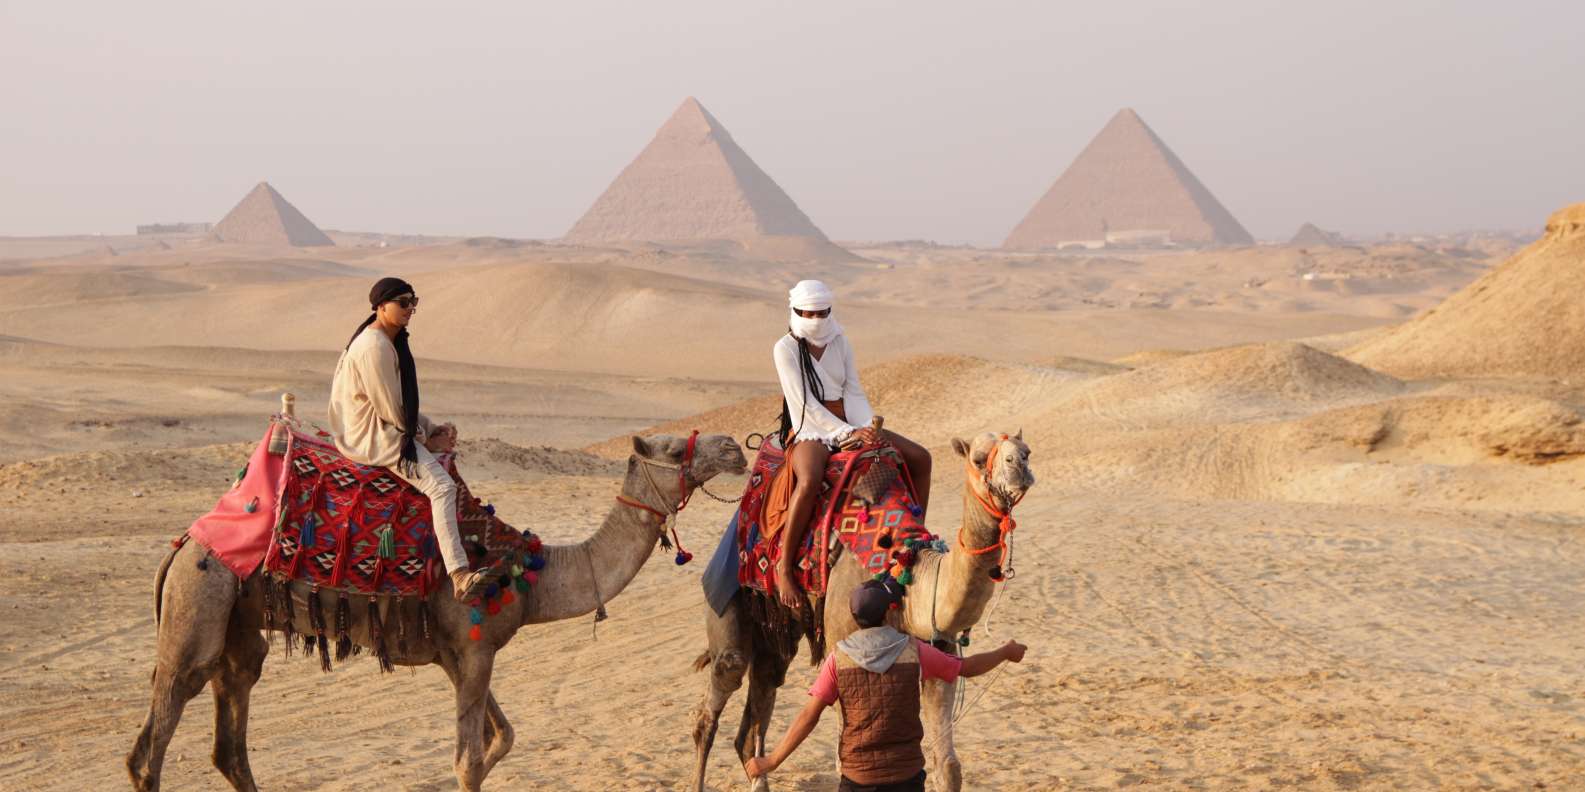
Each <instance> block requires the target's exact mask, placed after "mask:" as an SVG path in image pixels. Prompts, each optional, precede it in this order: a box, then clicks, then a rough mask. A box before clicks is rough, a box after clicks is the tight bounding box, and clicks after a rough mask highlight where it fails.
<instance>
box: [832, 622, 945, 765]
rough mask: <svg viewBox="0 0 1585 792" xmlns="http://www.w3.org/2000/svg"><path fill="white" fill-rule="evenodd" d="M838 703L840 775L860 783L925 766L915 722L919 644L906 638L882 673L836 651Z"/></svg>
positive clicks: (921, 730) (919, 730) (919, 727)
mask: <svg viewBox="0 0 1585 792" xmlns="http://www.w3.org/2000/svg"><path fill="white" fill-rule="evenodd" d="M836 665H837V700H838V701H840V702H841V704H842V740H841V742H840V743H839V744H838V747H837V753H838V755H839V756H840V757H841V759H842V775H844V776H847V777H848V778H850V779H852V780H853V781H854V783H857V784H862V785H866V786H869V785H876V784H890V783H894V782H897V781H906V780H908V779H910V778H913V777H914V776H916V775H919V771H920V770H923V769H925V753H924V751H923V750H922V749H921V748H920V742H921V741H923V740H924V737H925V727H924V724H922V723H920V722H919V647H918V646H917V645H916V644H915V643H914V642H913V641H912V640H910V641H909V642H908V646H907V647H906V648H904V649H903V652H902V654H901V655H898V657H897V662H895V663H893V664H892V667H891V668H889V669H887V670H886V673H884V674H877V673H875V672H873V671H866V670H865V669H864V668H863V667H862V666H860V665H858V664H857V663H855V662H853V661H852V660H851V659H849V658H848V656H847V655H846V654H845V653H843V652H842V650H841V649H838V650H837V651H836Z"/></svg>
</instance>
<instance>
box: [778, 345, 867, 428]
mask: <svg viewBox="0 0 1585 792" xmlns="http://www.w3.org/2000/svg"><path fill="white" fill-rule="evenodd" d="M771 354H772V357H773V358H774V359H775V361H776V376H777V377H779V378H780V379H781V392H782V397H783V398H785V399H786V400H787V412H788V414H789V415H791V416H792V427H793V432H794V435H793V441H794V442H797V441H799V440H820V441H824V442H841V441H842V439H843V438H845V437H847V436H848V435H849V434H850V433H852V432H853V430H854V429H856V428H858V427H860V426H867V425H868V424H869V422H870V419H872V418H874V417H875V410H874V409H873V408H871V407H870V399H869V397H868V396H866V395H865V394H864V386H862V385H860V384H859V367H858V363H857V362H856V361H855V360H854V358H853V345H852V344H849V343H848V337H847V335H845V334H844V335H839V336H837V337H836V338H834V339H832V340H831V343H830V344H828V345H827V346H826V349H825V352H824V353H823V354H822V355H821V356H820V358H819V359H818V360H815V362H814V364H815V375H816V376H818V377H819V378H820V389H821V391H822V392H823V394H822V395H824V396H825V399H826V401H836V400H837V399H841V400H842V411H843V412H845V413H847V420H846V421H844V420H842V419H841V418H838V417H836V415H835V414H833V413H832V412H831V411H830V410H828V409H826V406H825V405H824V404H821V403H820V401H819V400H818V399H816V398H814V395H813V394H806V389H807V387H808V386H807V385H806V384H805V383H804V378H803V372H802V371H800V370H799V368H798V339H796V338H793V336H792V334H791V333H788V334H786V335H783V336H782V337H781V339H780V340H779V341H777V342H776V346H775V347H774V348H772V351H771ZM811 357H812V355H811ZM806 395H807V398H806ZM800 419H801V421H802V424H801V425H800Z"/></svg>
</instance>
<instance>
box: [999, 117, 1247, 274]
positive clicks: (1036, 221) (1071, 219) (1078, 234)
mask: <svg viewBox="0 0 1585 792" xmlns="http://www.w3.org/2000/svg"><path fill="white" fill-rule="evenodd" d="M1254 241H1255V240H1254V238H1253V237H1251V236H1250V235H1249V232H1248V231H1245V230H1244V227H1243V226H1242V225H1240V224H1239V222H1238V220H1236V219H1235V218H1234V217H1233V215H1232V213H1231V212H1229V211H1227V208H1226V207H1224V206H1222V204H1221V203H1220V202H1219V201H1217V200H1216V196H1214V195H1211V191H1210V190H1207V189H1206V188H1205V185H1203V184H1201V183H1200V180H1199V179H1197V178H1195V177H1194V174H1193V173H1190V172H1189V169H1188V167H1187V166H1185V165H1184V164H1183V161H1182V160H1180V159H1178V156H1177V155H1176V154H1173V153H1172V149H1169V148H1167V144H1166V143H1164V142H1162V140H1161V138H1159V137H1157V136H1156V133H1155V132H1154V131H1152V130H1151V129H1150V127H1149V126H1146V125H1145V122H1144V120H1143V119H1141V118H1140V117H1139V115H1138V114H1137V113H1135V112H1134V111H1133V110H1130V109H1127V108H1124V109H1123V110H1120V111H1118V113H1117V115H1115V116H1113V117H1112V120H1111V121H1110V122H1108V123H1107V124H1106V126H1105V127H1104V128H1103V129H1101V131H1100V134H1097V135H1096V136H1095V139H1094V140H1091V141H1090V144H1089V145H1088V146H1085V147H1084V150H1083V151H1081V152H1079V156H1078V157H1077V158H1076V159H1074V160H1073V164H1072V165H1069V166H1068V169H1067V170H1066V171H1063V172H1062V176H1060V177H1059V178H1058V179H1057V181H1056V183H1055V184H1053V185H1051V189H1050V190H1048V191H1047V192H1046V194H1045V195H1044V196H1043V197H1042V198H1041V199H1040V200H1039V201H1037V202H1036V203H1035V206H1034V208H1033V209H1030V210H1029V214H1028V215H1027V216H1026V217H1024V220H1023V222H1021V223H1019V224H1018V226H1017V227H1016V228H1014V229H1013V232H1012V233H1011V234H1009V235H1008V237H1007V241H1006V242H1004V243H1003V247H1007V248H1022V249H1034V248H1054V247H1062V246H1064V245H1084V246H1086V247H1099V246H1101V245H1104V244H1107V243H1108V242H1110V243H1112V244H1129V243H1132V242H1171V243H1173V244H1180V245H1249V244H1253V243H1254Z"/></svg>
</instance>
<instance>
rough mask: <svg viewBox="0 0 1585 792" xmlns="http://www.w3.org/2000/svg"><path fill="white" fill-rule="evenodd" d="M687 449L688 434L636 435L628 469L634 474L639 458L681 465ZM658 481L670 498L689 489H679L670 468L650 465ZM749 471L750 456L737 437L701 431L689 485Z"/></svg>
mask: <svg viewBox="0 0 1585 792" xmlns="http://www.w3.org/2000/svg"><path fill="white" fill-rule="evenodd" d="M687 452H688V438H686V437H672V436H671V435H654V436H652V437H639V436H638V435H634V436H633V456H631V457H629V458H628V463H627V467H628V472H629V474H632V473H633V472H634V469H635V468H636V467H638V466H639V464H640V462H639V460H640V459H647V460H649V461H651V462H657V463H659V464H660V465H665V466H669V467H672V468H675V467H676V466H677V465H681V464H682V462H683V457H684V456H685V455H686V454H687ZM650 472H651V474H652V476H653V480H654V482H655V485H656V486H657V487H658V488H659V489H660V491H661V492H662V494H664V495H666V496H667V497H669V498H675V499H681V498H683V496H685V495H686V494H687V493H684V492H679V491H677V485H678V480H677V475H676V473H674V472H671V471H669V470H655V469H653V468H652V469H651V471H650ZM746 472H748V460H747V459H746V458H744V456H743V449H742V448H740V447H739V446H738V444H737V441H736V440H733V439H732V438H730V437H728V436H726V435H718V434H710V435H707V434H702V435H699V439H698V440H697V441H695V443H694V450H693V458H692V459H691V460H690V461H689V469H688V475H687V483H688V489H689V490H690V491H691V490H692V489H693V488H694V487H697V486H699V485H700V484H703V483H705V482H706V481H709V480H710V479H712V478H714V477H716V476H717V475H719V474H721V473H731V474H734V475H741V474H743V473H746Z"/></svg>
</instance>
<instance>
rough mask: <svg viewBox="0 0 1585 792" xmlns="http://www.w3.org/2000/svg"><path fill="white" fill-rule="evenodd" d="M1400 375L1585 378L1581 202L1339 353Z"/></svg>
mask: <svg viewBox="0 0 1585 792" xmlns="http://www.w3.org/2000/svg"><path fill="white" fill-rule="evenodd" d="M1345 354H1346V355H1348V357H1350V358H1352V359H1353V360H1355V361H1357V362H1359V363H1362V364H1364V365H1366V366H1370V367H1372V368H1375V369H1378V370H1381V371H1386V372H1389V373H1391V374H1395V375H1398V376H1402V377H1545V378H1548V379H1556V380H1561V381H1564V382H1569V383H1574V384H1579V383H1582V382H1585V203H1581V204H1575V205H1573V206H1570V207H1567V208H1564V209H1560V210H1558V211H1557V212H1555V213H1553V215H1552V217H1551V218H1549V219H1548V220H1547V224H1546V234H1545V235H1543V236H1542V237H1541V238H1540V239H1539V240H1536V241H1535V242H1534V243H1532V244H1530V245H1529V246H1527V247H1525V248H1524V249H1523V250H1520V251H1519V252H1518V253H1515V254H1514V255H1513V257H1512V258H1510V259H1508V260H1507V261H1505V262H1503V263H1502V265H1501V266H1499V267H1497V268H1496V269H1494V270H1492V271H1491V272H1488V273H1486V274H1485V275H1482V276H1481V277H1480V278H1479V279H1477V280H1476V281H1475V282H1474V283H1471V284H1470V285H1468V286H1466V287H1464V289H1463V290H1462V291H1460V292H1458V293H1457V294H1454V295H1453V296H1451V297H1449V298H1447V299H1446V300H1443V301H1442V304H1441V305H1438V306H1436V307H1435V308H1432V309H1431V310H1429V311H1426V312H1425V313H1423V314H1420V315H1419V316H1417V317H1415V318H1414V319H1411V320H1409V321H1408V322H1405V323H1403V324H1401V325H1398V326H1397V327H1394V328H1392V329H1391V330H1389V331H1387V332H1386V333H1383V334H1381V335H1379V336H1375V337H1373V338H1371V339H1369V340H1367V341H1365V342H1363V343H1361V344H1359V345H1358V346H1356V347H1354V348H1352V349H1350V350H1347V352H1345Z"/></svg>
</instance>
